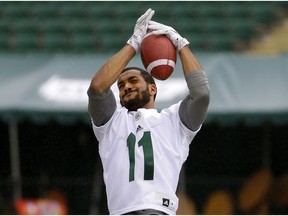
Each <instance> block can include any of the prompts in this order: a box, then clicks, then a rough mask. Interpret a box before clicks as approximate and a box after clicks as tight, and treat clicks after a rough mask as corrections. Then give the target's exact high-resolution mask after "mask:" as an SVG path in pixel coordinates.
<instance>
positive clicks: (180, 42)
mask: <svg viewBox="0 0 288 216" xmlns="http://www.w3.org/2000/svg"><path fill="white" fill-rule="evenodd" d="M148 29H149V30H152V31H153V34H155V35H161V34H164V35H166V36H167V37H168V38H169V39H170V40H171V41H172V43H173V44H174V46H175V47H176V49H177V51H178V52H179V51H180V49H182V48H183V47H184V46H186V45H188V44H189V42H188V40H187V39H186V38H183V37H181V36H180V34H179V33H178V32H177V31H176V30H175V29H174V28H172V27H170V26H167V25H163V24H161V23H158V22H155V21H149V25H148Z"/></svg>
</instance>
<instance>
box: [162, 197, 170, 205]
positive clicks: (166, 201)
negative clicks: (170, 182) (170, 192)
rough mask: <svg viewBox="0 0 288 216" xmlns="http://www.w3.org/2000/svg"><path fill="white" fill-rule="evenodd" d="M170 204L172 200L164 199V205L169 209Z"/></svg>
mask: <svg viewBox="0 0 288 216" xmlns="http://www.w3.org/2000/svg"><path fill="white" fill-rule="evenodd" d="M169 204H170V200H169V199H166V198H162V205H163V206H166V207H169Z"/></svg>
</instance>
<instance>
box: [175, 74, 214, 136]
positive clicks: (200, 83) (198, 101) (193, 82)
mask: <svg viewBox="0 0 288 216" xmlns="http://www.w3.org/2000/svg"><path fill="white" fill-rule="evenodd" d="M185 80H186V82H187V86H188V89H189V95H187V97H185V99H184V100H183V101H182V102H181V105H180V108H179V115H180V119H181V121H182V123H183V124H184V125H185V126H186V127H188V128H189V129H190V130H192V131H196V130H198V129H199V127H200V126H201V124H202V123H203V122H204V120H205V118H206V115H207V109H208V105H209V101H210V89H209V85H208V79H207V77H206V75H205V73H204V72H203V71H195V72H191V73H189V74H185Z"/></svg>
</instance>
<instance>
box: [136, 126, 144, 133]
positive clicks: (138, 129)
mask: <svg viewBox="0 0 288 216" xmlns="http://www.w3.org/2000/svg"><path fill="white" fill-rule="evenodd" d="M142 129H143V127H141V126H140V125H138V127H137V128H136V133H138V132H139V131H140V130H142Z"/></svg>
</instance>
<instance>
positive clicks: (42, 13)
mask: <svg viewBox="0 0 288 216" xmlns="http://www.w3.org/2000/svg"><path fill="white" fill-rule="evenodd" d="M149 7H151V8H153V9H155V11H156V14H155V16H154V19H155V20H156V21H160V22H163V23H165V24H168V25H171V26H173V27H174V28H176V29H177V30H178V31H179V32H180V33H181V35H183V36H184V37H186V38H187V39H188V40H189V41H190V42H191V45H190V47H191V49H192V50H193V51H194V52H195V54H196V56H198V57H199V59H200V61H201V63H202V64H203V66H204V68H205V69H206V73H207V76H208V77H209V80H210V86H211V96H212V97H211V106H210V108H209V113H208V117H207V121H206V123H205V124H204V125H203V129H202V131H201V132H200V133H199V134H198V135H197V137H196V138H195V140H194V141H193V145H191V150H190V156H189V158H188V160H187V162H186V163H185V166H184V169H183V172H182V173H181V178H180V184H179V189H178V194H179V197H180V208H179V211H178V214H287V213H288V160H287V158H288V143H287V142H288V141H287V130H288V99H287V95H286V93H287V92H288V91H287V90H288V85H287V81H288V69H287V68H288V56H287V52H288V42H287V38H288V16H287V15H288V4H287V2H285V1H264V2H262V1H257V2H256V1H255V2H254V1H239V2H237V1H219V2H218V1H213V2H212V1H211V2H210V1H204V2H202V1H187V2H186V1H185V2H184V1H183V2H182V1H171V2H168V1H159V2H158V1H157V2H155V1H153V2H149V1H137V2H130V1H128V2H121V1H114V2H111V1H101V2H100V1H89V2H85V1H73V2H69V1H67V2H66V1H61V2H59V1H53V2H49V1H43V2H41V1H38V2H34V1H30V2H25V1H23V2H14V1H7V2H6V1H1V2H0V89H1V90H0V142H1V145H0V213H1V214H25V213H32V214H54V213H56V214H61V213H63V214H107V213H108V211H107V206H106V195H105V187H104V185H103V181H102V167H101V164H100V161H99V156H98V147H97V140H96V139H95V138H94V135H93V132H92V129H91V126H90V120H89V116H88V113H87V111H86V107H87V97H86V89H87V87H88V85H89V79H90V78H91V77H92V76H93V74H94V72H95V71H96V70H97V69H98V67H99V66H100V65H101V64H102V63H104V61H105V60H106V59H107V58H108V57H110V56H111V54H113V53H114V52H116V51H117V50H118V49H120V48H121V47H122V46H123V45H124V44H125V43H126V41H127V40H128V38H129V37H130V35H131V34H132V32H133V27H134V24H135V21H136V19H137V18H138V17H139V15H141V14H142V13H143V12H144V11H145V10H146V9H147V8H149ZM133 63H137V64H141V62H140V60H139V57H136V58H135V61H134V62H133ZM177 67H178V68H177V69H178V70H181V68H180V65H179V64H178V65H177ZM179 76H180V75H179ZM177 78H178V75H177V73H175V74H173V76H172V77H171V82H172V81H175V80H176V81H177ZM167 82H168V81H167ZM159 85H161V83H160V84H159ZM170 86H171V85H170ZM170 89H171V88H170ZM175 89H177V88H175ZM170 93H171V92H170ZM173 93H175V92H172V93H171V94H173ZM179 94H180V95H181V92H180V93H179ZM174 96H175V97H174V98H172V96H171V95H168V96H166V97H164V96H163V98H162V100H160V102H159V109H160V108H161V107H164V106H166V105H167V104H170V103H171V102H173V101H174V100H176V99H179V98H177V96H179V95H174Z"/></svg>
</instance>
